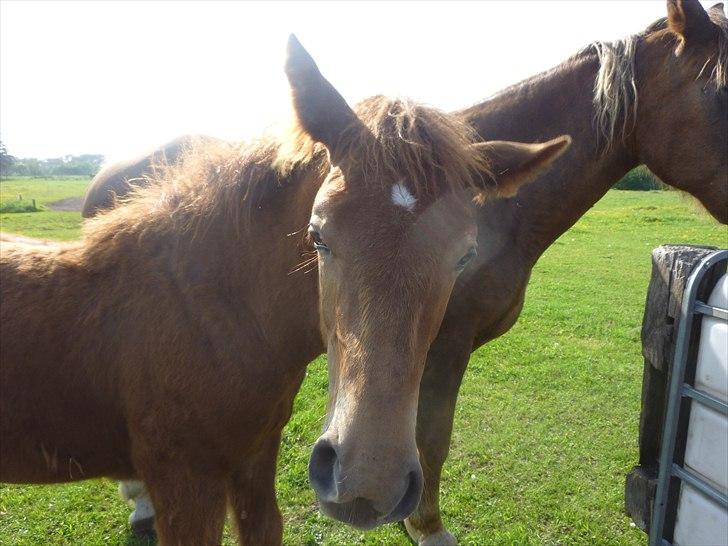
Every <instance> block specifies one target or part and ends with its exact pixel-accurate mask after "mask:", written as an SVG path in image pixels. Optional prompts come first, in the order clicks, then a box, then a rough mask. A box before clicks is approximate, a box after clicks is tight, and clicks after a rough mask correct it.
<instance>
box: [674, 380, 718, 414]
mask: <svg viewBox="0 0 728 546" xmlns="http://www.w3.org/2000/svg"><path fill="white" fill-rule="evenodd" d="M682 395H683V396H686V397H688V398H692V399H693V400H695V401H696V402H700V403H701V404H703V405H704V406H708V407H709V408H710V409H712V410H715V411H717V412H718V413H722V414H723V415H726V416H728V404H726V403H725V402H723V400H721V399H719V398H716V397H715V396H713V395H712V394H708V393H707V392H703V391H699V390H698V389H694V388H693V387H691V386H690V385H683V387H682Z"/></svg>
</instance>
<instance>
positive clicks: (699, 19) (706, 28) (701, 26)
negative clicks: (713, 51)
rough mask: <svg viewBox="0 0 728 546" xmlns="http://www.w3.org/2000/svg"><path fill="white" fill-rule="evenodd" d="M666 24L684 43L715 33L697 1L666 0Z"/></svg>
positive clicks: (708, 18)
mask: <svg viewBox="0 0 728 546" xmlns="http://www.w3.org/2000/svg"><path fill="white" fill-rule="evenodd" d="M721 9H722V7H721ZM667 24H668V28H669V29H670V30H671V31H673V32H674V33H675V34H677V35H679V36H681V37H682V38H683V39H684V40H685V41H686V42H689V41H691V40H700V39H701V38H702V37H705V36H712V35H713V34H714V32H715V31H714V29H713V23H711V22H710V17H709V16H708V13H707V12H706V11H705V10H704V9H703V6H701V5H700V2H699V1H698V0H667Z"/></svg>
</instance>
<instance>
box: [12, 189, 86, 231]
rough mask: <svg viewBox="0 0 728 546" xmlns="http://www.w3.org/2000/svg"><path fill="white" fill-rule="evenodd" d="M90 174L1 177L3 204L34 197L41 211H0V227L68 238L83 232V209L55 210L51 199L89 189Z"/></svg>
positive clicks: (29, 199)
mask: <svg viewBox="0 0 728 546" xmlns="http://www.w3.org/2000/svg"><path fill="white" fill-rule="evenodd" d="M89 182H90V180H89V178H88V177H62V178H5V179H2V180H0V207H2V206H3V205H5V204H6V203H8V202H17V201H18V198H19V196H21V197H22V202H23V203H29V202H30V201H31V200H33V199H35V201H36V205H38V207H39V208H40V209H41V210H40V211H39V212H20V213H0V229H2V231H6V232H9V233H21V234H23V235H28V236H31V237H39V238H43V239H44V238H48V239H59V240H69V239H76V238H77V237H79V236H80V234H81V229H80V226H81V213H80V212H66V211H54V210H49V209H48V203H54V202H56V201H60V200H62V199H67V198H69V197H80V196H82V195H83V194H84V192H85V191H86V186H88V184H89Z"/></svg>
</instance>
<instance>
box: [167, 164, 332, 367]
mask: <svg viewBox="0 0 728 546" xmlns="http://www.w3.org/2000/svg"><path fill="white" fill-rule="evenodd" d="M301 170H302V171H303V172H298V173H294V174H292V175H290V176H289V178H287V179H285V180H277V179H275V177H271V179H270V180H266V181H265V183H266V184H269V188H268V189H267V190H266V191H267V192H272V193H269V195H267V196H266V197H265V198H264V199H261V200H256V195H250V196H248V199H252V200H253V202H254V203H255V206H254V207H253V210H252V212H251V216H250V219H249V222H245V227H243V226H241V227H240V228H239V229H238V230H236V229H235V222H236V221H239V218H237V217H236V216H235V215H231V214H230V213H227V212H225V213H220V214H219V215H218V216H216V217H214V218H210V223H209V227H207V228H205V229H200V230H199V232H198V233H199V234H198V235H195V236H194V237H185V240H184V243H183V244H182V245H181V246H180V248H179V250H178V256H177V257H176V258H175V262H177V263H181V264H183V265H182V266H181V267H182V269H180V270H177V271H176V272H175V275H178V276H179V277H181V278H180V279H178V281H177V283H176V284H177V285H178V286H180V287H182V289H183V291H184V297H185V298H186V299H188V300H189V301H190V305H194V306H195V307H198V308H199V303H198V302H207V303H206V308H209V309H211V310H212V312H210V313H209V316H205V315H204V313H201V312H199V311H196V313H197V314H198V315H200V321H201V322H202V323H203V324H202V325H203V327H204V329H205V330H207V331H208V332H210V334H209V335H210V337H211V338H212V344H213V345H219V346H220V347H219V350H220V351H221V352H225V351H226V350H227V349H226V348H225V346H226V345H229V344H230V341H229V339H230V336H233V337H234V338H235V339H238V340H240V343H243V344H244V343H247V344H249V345H250V344H252V346H251V347H249V349H250V350H251V351H252V350H253V349H254V351H253V352H252V353H250V354H255V355H256V356H255V358H256V359H257V360H256V365H257V366H258V367H261V368H265V366H264V365H263V361H264V360H265V359H268V360H270V361H271V362H275V369H277V370H279V371H282V370H294V371H302V370H303V369H304V368H305V366H306V364H308V362H310V361H311V360H313V359H314V358H315V357H316V356H317V355H318V354H320V353H321V352H322V351H323V347H322V344H321V341H320V333H319V332H320V330H319V315H318V307H317V305H318V276H317V273H316V264H315V261H314V262H313V263H309V264H308V265H307V267H305V268H300V269H299V268H298V267H297V266H299V265H300V264H301V262H302V261H304V260H305V259H306V257H305V256H303V252H304V250H305V247H304V237H305V234H306V230H305V228H306V227H307V226H308V222H309V219H310V211H311V208H312V206H313V201H314V198H315V196H316V192H317V190H318V188H319V186H320V185H321V183H322V181H323V177H322V176H321V175H320V173H319V172H318V171H317V169H315V168H303V169H301ZM271 186H272V187H271ZM236 232H237V233H236ZM309 256H310V253H309ZM203 264H204V265H203ZM228 328H230V330H231V331H230V332H229V335H225V333H226V332H227V329H228ZM217 338H219V340H218V339H217ZM217 341H219V343H217ZM263 349H265V350H263ZM248 357H249V356H248ZM248 357H246V358H248Z"/></svg>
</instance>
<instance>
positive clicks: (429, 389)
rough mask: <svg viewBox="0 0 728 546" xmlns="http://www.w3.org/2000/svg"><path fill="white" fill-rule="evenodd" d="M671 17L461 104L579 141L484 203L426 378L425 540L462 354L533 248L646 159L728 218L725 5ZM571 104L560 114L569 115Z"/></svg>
mask: <svg viewBox="0 0 728 546" xmlns="http://www.w3.org/2000/svg"><path fill="white" fill-rule="evenodd" d="M667 7H668V18H667V19H661V20H658V21H656V22H655V23H654V24H652V25H650V27H649V28H648V29H646V30H645V31H644V32H642V33H640V34H638V35H635V36H630V37H628V38H626V39H623V40H618V41H616V42H613V43H601V42H598V43H594V44H592V45H590V46H589V47H587V48H585V49H584V50H582V51H581V52H579V53H577V54H576V55H575V56H574V57H571V58H569V59H568V60H566V61H565V62H563V63H562V64H560V65H559V66H557V67H556V68H554V69H552V70H550V71H548V72H546V73H544V74H539V75H538V76H535V77H533V78H531V79H529V80H526V81H524V82H522V83H520V84H517V85H515V86H513V87H511V88H509V89H507V90H505V91H503V92H501V93H500V94H498V95H497V96H496V97H494V98H492V99H490V100H488V101H485V102H483V103H480V104H478V105H476V106H473V107H471V108H468V109H467V110H465V111H463V112H461V113H460V115H462V116H463V117H464V118H465V119H466V120H468V122H469V123H471V124H472V125H473V126H474V127H475V128H476V129H477V131H478V132H479V134H480V135H481V136H482V137H483V138H496V139H508V140H522V141H534V140H539V139H544V138H549V137H553V136H556V135H559V134H564V133H568V134H571V135H572V136H573V137H574V145H573V146H572V147H571V149H570V150H569V151H568V152H567V153H566V154H565V155H564V157H563V158H561V159H560V160H558V161H557V162H556V164H555V165H554V168H553V169H551V170H549V171H548V172H547V173H546V174H545V175H543V176H542V177H541V178H540V179H539V183H538V184H532V185H529V186H527V187H524V188H523V189H522V190H521V191H520V192H519V193H518V196H517V197H515V198H513V199H506V200H498V201H493V202H490V203H488V204H486V205H485V206H484V207H483V208H481V209H480V210H479V211H478V227H479V231H480V233H487V234H488V236H487V237H483V238H480V239H479V245H478V256H477V258H476V259H475V261H474V263H473V265H471V266H470V267H469V268H468V270H467V271H466V272H465V273H464V274H463V275H461V276H460V278H459V279H458V281H457V283H456V285H455V288H454V292H453V295H452V297H451V301H450V303H449V305H448V308H447V311H446V313H445V318H444V319H443V323H442V326H441V328H440V332H439V334H438V336H437V338H436V339H435V342H434V343H433V345H432V347H431V349H430V352H429V354H428V358H427V364H426V367H425V373H424V376H423V379H422V382H421V385H420V397H419V408H418V419H417V443H418V447H419V452H420V458H421V460H422V463H423V468H424V469H425V475H424V477H425V489H424V494H423V497H422V500H421V502H420V505H419V506H418V508H417V510H416V512H415V513H414V514H413V515H412V516H411V517H410V518H408V519H407V521H406V524H407V528H408V530H409V532H410V535H411V536H412V537H413V538H414V539H415V540H418V541H420V543H421V544H453V543H455V539H454V538H453V537H452V535H450V533H448V532H447V531H446V530H445V528H444V527H443V524H442V520H441V517H440V513H439V501H438V499H439V485H440V475H441V470H442V466H443V464H444V461H445V459H446V457H447V453H448V449H449V444H450V434H451V432H452V424H453V416H454V410H455V402H456V399H457V394H458V390H459V387H460V383H461V381H462V377H463V374H464V372H465V369H466V366H467V362H468V359H469V355H470V353H471V352H472V351H473V350H474V349H476V348H478V347H480V346H481V345H483V344H484V343H486V342H487V341H489V340H491V339H494V338H496V337H498V336H500V335H502V334H503V333H505V332H506V331H508V329H509V328H510V327H511V326H512V325H513V323H514V322H515V321H516V319H517V318H518V315H519V313H520V310H521V308H522V305H523V301H524V297H525V290H526V284H527V282H528V279H529V276H530V272H531V269H532V267H533V265H534V264H535V263H536V261H537V260H538V258H539V256H540V255H541V254H542V253H543V252H544V250H546V249H547V248H548V247H549V246H550V245H551V244H552V243H553V242H554V241H555V240H556V239H557V238H558V237H559V236H560V235H561V234H562V233H564V232H565V231H566V230H567V229H568V228H569V227H571V226H572V225H573V224H574V223H575V222H576V221H577V220H578V219H579V218H580V217H581V216H582V215H583V214H584V213H585V212H586V211H587V210H589V208H591V206H592V205H593V204H594V203H595V202H597V201H598V200H599V199H600V198H601V197H602V196H603V195H604V194H605V193H606V191H607V190H608V189H609V188H610V187H611V186H612V185H613V184H614V183H615V182H616V181H617V180H619V179H620V178H621V177H622V176H623V175H624V174H625V173H626V172H627V171H629V170H630V169H632V168H634V167H635V166H637V165H639V164H646V165H647V166H648V167H649V168H650V169H651V170H652V171H653V172H655V173H657V174H658V175H659V176H660V177H661V178H662V180H663V181H665V182H667V183H668V184H670V185H672V186H673V187H675V188H678V189H681V190H683V191H685V192H688V193H690V194H692V195H694V196H695V197H697V198H698V199H699V200H700V202H701V203H702V204H703V205H704V206H705V207H706V209H708V210H709V211H710V212H711V213H712V214H713V216H714V217H715V218H716V219H718V220H719V221H721V222H723V223H726V222H728V154H727V153H726V150H728V98H727V87H728V86H727V84H726V78H728V22H727V21H726V18H725V16H724V15H723V12H722V5H721V4H718V5H716V6H714V7H713V8H712V9H711V10H709V12H707V13H706V12H705V10H703V8H702V7H701V6H700V4H699V3H698V2H697V1H694V0H693V1H668V2H667ZM566 112H568V113H569V114H568V115H564V114H565V113H566Z"/></svg>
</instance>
